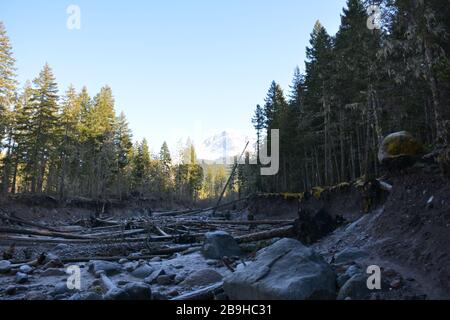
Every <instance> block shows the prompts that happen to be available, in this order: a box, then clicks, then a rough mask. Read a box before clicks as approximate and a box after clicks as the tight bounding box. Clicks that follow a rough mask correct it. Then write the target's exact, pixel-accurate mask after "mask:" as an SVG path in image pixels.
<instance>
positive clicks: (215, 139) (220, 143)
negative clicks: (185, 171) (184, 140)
mask: <svg viewBox="0 0 450 320" xmlns="http://www.w3.org/2000/svg"><path fill="white" fill-rule="evenodd" d="M248 141H250V144H249V146H248V148H247V151H249V152H252V151H253V145H254V139H252V138H251V137H248V136H247V135H245V134H242V133H240V132H237V131H223V132H221V133H217V134H215V135H213V136H211V137H209V138H207V139H205V140H204V141H203V142H202V143H201V144H200V145H198V146H197V154H198V158H199V159H202V160H207V161H212V162H215V163H217V164H220V163H222V164H233V161H234V157H235V156H237V157H239V156H240V155H241V153H242V151H243V150H244V147H245V145H246V143H247V142H248Z"/></svg>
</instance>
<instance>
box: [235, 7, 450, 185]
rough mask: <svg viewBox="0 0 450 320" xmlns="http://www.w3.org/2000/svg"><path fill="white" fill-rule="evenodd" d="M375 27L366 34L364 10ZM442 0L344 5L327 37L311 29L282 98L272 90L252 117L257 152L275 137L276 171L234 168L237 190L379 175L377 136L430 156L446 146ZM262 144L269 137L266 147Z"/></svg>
mask: <svg viewBox="0 0 450 320" xmlns="http://www.w3.org/2000/svg"><path fill="white" fill-rule="evenodd" d="M373 4H377V5H378V6H379V8H380V9H381V19H380V21H379V23H380V27H381V28H375V29H373V30H372V28H369V27H368V21H371V22H373V20H369V15H368V6H369V5H373ZM448 4H449V3H448V0H429V1H423V0H383V1H361V0H348V1H347V7H346V8H345V9H344V11H343V14H342V15H341V26H340V28H339V31H338V32H337V34H336V35H335V36H331V35H329V34H328V33H327V31H326V29H325V28H324V27H323V26H322V25H321V24H320V22H317V23H316V25H315V26H314V29H313V32H312V34H311V40H310V45H309V46H308V48H307V50H306V54H307V61H306V67H305V73H304V74H302V73H301V72H300V70H299V69H298V68H297V69H296V71H295V75H294V80H293V82H292V86H291V88H290V92H289V95H288V97H286V95H285V94H284V92H283V89H282V88H281V87H280V86H279V85H278V84H277V83H276V82H273V83H272V85H271V87H270V89H269V92H268V94H267V98H266V100H265V102H266V103H265V105H264V106H262V107H261V106H258V107H257V109H256V112H255V117H254V119H253V124H254V126H255V129H256V131H257V136H258V148H259V147H260V145H261V144H262V143H264V140H263V137H264V136H267V133H268V132H270V129H280V135H281V137H280V154H281V159H280V172H279V174H278V175H277V176H273V177H259V169H258V168H257V167H256V168H255V167H254V166H248V165H246V166H241V168H240V170H239V173H240V174H239V177H240V181H241V185H242V190H243V192H246V193H253V192H257V191H265V192H286V191H290V192H292V191H303V190H307V189H309V188H311V187H314V186H323V185H333V184H337V183H340V182H343V181H349V180H355V179H357V178H359V177H366V178H371V177H373V176H375V175H377V174H379V172H380V168H379V165H378V161H377V150H378V146H379V143H380V142H381V140H382V138H383V136H385V135H386V134H389V133H392V132H396V131H403V130H406V131H410V132H411V133H413V134H414V135H415V136H416V137H417V138H418V139H420V140H421V141H422V142H423V143H424V144H425V145H427V146H428V147H429V148H430V149H431V148H433V147H436V146H445V145H447V143H448V124H449V119H450V108H449V92H450V91H449V89H450V88H449V87H450V81H449V78H450V39H449V35H450V19H448V18H449V17H450V6H449V5H448ZM268 141H269V143H270V137H269V139H268Z"/></svg>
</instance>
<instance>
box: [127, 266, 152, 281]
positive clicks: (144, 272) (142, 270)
mask: <svg viewBox="0 0 450 320" xmlns="http://www.w3.org/2000/svg"><path fill="white" fill-rule="evenodd" d="M153 271H155V270H154V269H153V268H152V267H150V266H149V265H148V264H144V265H142V266H140V267H137V268H136V269H135V270H134V271H133V272H131V275H132V276H133V277H136V278H139V279H145V278H147V277H148V276H150V275H151V274H152V273H153Z"/></svg>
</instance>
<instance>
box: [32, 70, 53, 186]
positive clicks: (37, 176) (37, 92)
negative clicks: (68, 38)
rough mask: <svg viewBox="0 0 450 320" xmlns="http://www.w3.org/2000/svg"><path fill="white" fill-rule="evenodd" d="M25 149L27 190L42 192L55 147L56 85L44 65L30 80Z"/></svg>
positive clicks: (51, 73)
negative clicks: (28, 182)
mask: <svg viewBox="0 0 450 320" xmlns="http://www.w3.org/2000/svg"><path fill="white" fill-rule="evenodd" d="M33 85H34V87H33V91H32V97H31V106H30V107H31V112H30V119H29V128H28V130H27V131H28V135H29V137H28V139H26V141H27V143H28V144H27V145H26V149H27V150H28V152H29V154H30V156H29V157H28V159H27V160H28V161H27V164H26V172H27V175H28V177H29V179H30V188H31V192H32V193H35V192H42V191H43V184H44V179H45V174H46V172H47V169H48V165H49V161H50V157H51V156H52V154H53V152H54V151H55V149H56V145H57V131H58V125H59V114H58V95H57V94H58V88H57V84H56V82H55V77H54V75H53V72H52V70H51V69H50V66H49V65H48V64H45V66H44V68H43V69H42V71H41V72H40V74H39V76H38V77H37V78H36V79H35V80H34V81H33Z"/></svg>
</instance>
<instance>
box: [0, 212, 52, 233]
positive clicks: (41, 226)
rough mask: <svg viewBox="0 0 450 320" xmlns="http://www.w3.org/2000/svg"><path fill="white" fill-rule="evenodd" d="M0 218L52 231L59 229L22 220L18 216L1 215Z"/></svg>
mask: <svg viewBox="0 0 450 320" xmlns="http://www.w3.org/2000/svg"><path fill="white" fill-rule="evenodd" d="M0 220H4V221H10V222H15V223H19V224H21V225H24V226H29V227H35V228H40V229H45V230H49V231H53V232H60V230H57V229H54V228H52V227H48V226H44V225H42V224H38V223H33V222H29V221H24V220H22V219H20V218H14V217H8V216H3V215H1V216H0Z"/></svg>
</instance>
